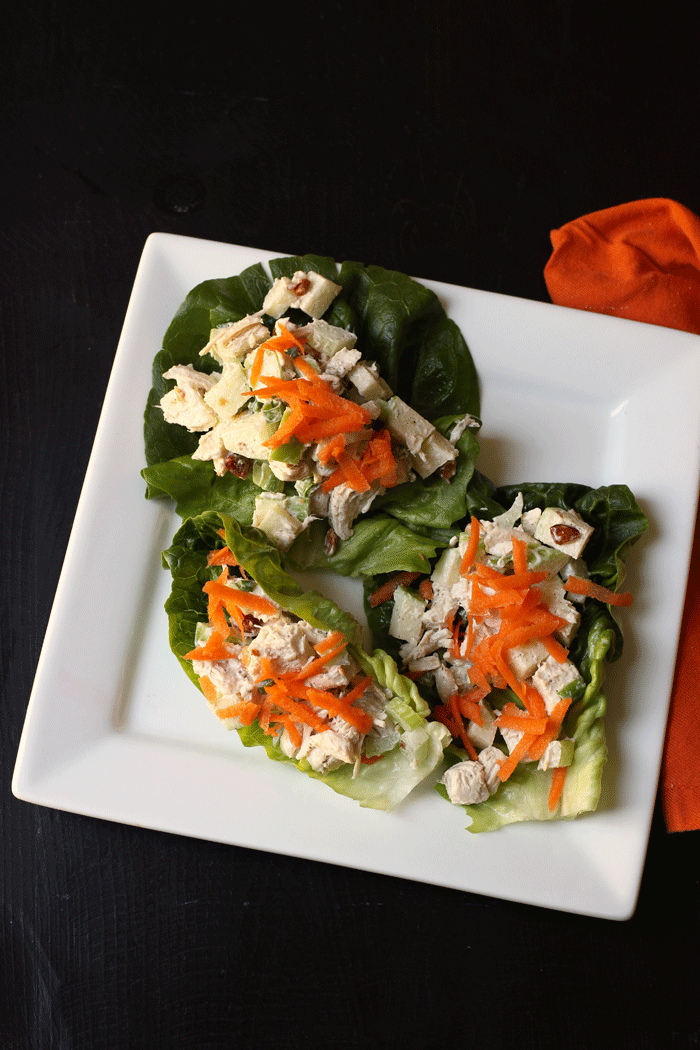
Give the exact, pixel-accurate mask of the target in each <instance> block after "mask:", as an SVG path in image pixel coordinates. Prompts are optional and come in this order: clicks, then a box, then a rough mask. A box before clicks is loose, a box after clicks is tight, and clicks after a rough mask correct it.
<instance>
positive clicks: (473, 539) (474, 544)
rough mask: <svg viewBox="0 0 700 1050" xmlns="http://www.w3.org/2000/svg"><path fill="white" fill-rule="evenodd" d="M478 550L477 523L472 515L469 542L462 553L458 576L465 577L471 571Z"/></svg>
mask: <svg viewBox="0 0 700 1050" xmlns="http://www.w3.org/2000/svg"><path fill="white" fill-rule="evenodd" d="M478 549H479V521H478V519H477V518H475V517H474V515H473V514H472V519H471V528H470V530H469V542H468V543H467V549H466V550H465V552H464V556H463V558H462V561H461V564H460V566H459V574H460V576H466V575H467V573H468V572H469V570H470V569H471V567H472V565H473V564H474V561H475V559H476V552H477V550H478Z"/></svg>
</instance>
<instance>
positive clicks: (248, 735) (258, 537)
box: [163, 512, 449, 811]
mask: <svg viewBox="0 0 700 1050" xmlns="http://www.w3.org/2000/svg"><path fill="white" fill-rule="evenodd" d="M222 525H223V527H224V530H225V537H226V540H225V542H226V544H227V545H228V547H229V549H230V550H231V551H232V552H233V554H234V556H235V558H236V560H237V561H238V563H239V564H240V565H241V566H242V567H243V568H244V569H245V571H246V573H247V574H248V575H249V576H251V577H252V578H253V579H254V580H255V581H256V583H258V584H259V585H260V587H261V588H262V589H263V590H264V591H265V593H266V594H267V595H268V596H269V597H270V598H271V599H272V600H273V601H275V602H277V603H278V604H279V605H280V606H282V608H283V609H285V610H287V611H288V612H290V613H293V614H294V615H295V616H299V617H300V618H302V619H304V620H306V621H307V622H308V623H310V624H311V625H312V626H314V627H318V628H321V629H323V630H328V631H331V630H337V631H342V632H343V633H344V634H345V636H346V637H347V638H349V639H350V640H351V641H350V645H349V651H350V652H351V653H352V654H353V656H354V657H355V658H356V659H357V661H358V663H359V664H360V666H361V667H362V668H363V670H364V671H365V673H366V674H368V675H371V676H372V677H373V678H374V679H375V681H377V682H378V683H379V685H381V686H383V687H384V688H386V689H388V690H389V691H390V693H391V694H392V698H391V700H390V701H389V706H388V709H389V710H390V711H391V712H392V715H393V717H395V718H396V720H397V721H398V723H399V726H400V734H401V736H400V742H399V743H397V744H396V746H395V747H394V748H393V749H392V750H391V751H388V752H387V753H386V754H384V755H383V756H382V757H381V759H380V760H379V761H377V762H374V763H372V764H364V763H363V764H362V765H361V767H360V769H359V772H358V773H357V775H356V776H355V777H353V775H352V773H353V769H352V767H350V766H341V767H339V768H338V769H335V770H331V771H330V772H328V773H319V772H317V771H316V770H314V769H312V768H311V766H310V765H309V763H308V762H307V761H306V760H305V759H302V760H299V761H297V760H295V759H292V758H289V757H287V756H286V755H284V754H283V752H282V751H281V750H280V749H279V747H277V746H275V743H274V741H273V739H272V738H271V737H269V736H266V735H265V733H264V732H263V730H262V729H261V728H260V726H259V725H258V724H257V723H253V724H252V725H251V726H242V727H241V728H240V729H238V730H237V732H238V735H239V737H240V739H241V741H242V742H243V744H244V745H245V746H246V747H253V746H261V747H263V748H264V750H265V752H266V754H267V755H268V756H269V757H270V758H271V759H274V760H275V761H280V762H287V763H292V764H294V765H296V766H297V768H298V769H299V770H301V771H302V772H304V773H306V774H307V775H308V776H310V777H313V778H314V779H317V780H320V781H322V782H324V783H325V784H327V785H328V786H329V787H330V788H332V789H333V790H334V791H336V792H338V793H339V794H342V795H346V796H348V797H349V798H352V799H355V800H356V801H357V802H359V804H360V805H361V806H364V807H367V808H371V809H382V810H387V811H388V810H391V809H393V808H394V807H395V806H396V805H398V803H399V802H401V801H402V800H403V799H404V798H405V797H406V796H407V795H408V794H409V793H410V792H411V791H412V790H413V788H414V787H416V785H417V784H419V783H420V782H421V781H423V780H424V779H425V778H426V777H427V776H429V775H430V774H431V773H433V772H434V770H435V769H436V768H437V766H438V765H439V763H440V762H441V760H442V757H443V749H444V747H445V746H446V745H447V743H448V742H449V733H447V731H446V730H445V729H444V727H443V726H441V725H440V724H439V723H435V722H429V721H428V720H427V716H428V715H429V713H430V709H429V707H428V705H427V704H426V703H425V701H424V700H423V699H422V697H421V696H420V694H419V692H418V690H417V688H416V686H415V684H414V683H413V682H412V681H410V680H409V679H408V678H404V677H403V676H402V675H401V674H400V673H399V671H398V668H397V667H396V664H395V663H394V661H393V660H391V658H390V657H389V656H388V655H387V654H386V653H383V652H381V651H380V650H377V651H375V652H374V653H372V655H368V654H367V653H365V652H364V650H362V649H361V648H360V647H359V645H358V644H357V642H358V641H359V639H360V637H361V628H360V625H359V624H358V623H357V621H356V620H354V618H353V617H352V616H350V615H349V614H348V613H346V612H344V611H343V610H342V609H340V608H339V607H338V606H337V605H336V604H335V602H332V601H331V600H330V599H328V598H325V597H324V596H322V595H320V594H316V593H315V592H313V591H307V590H304V589H303V588H302V587H301V586H300V585H299V584H298V583H297V581H296V580H295V579H294V578H293V577H292V576H291V575H290V574H289V573H288V572H286V571H285V570H284V569H283V568H282V564H281V559H280V554H279V551H278V550H277V549H276V548H275V547H273V546H271V545H270V544H269V542H268V541H267V538H266V537H265V536H264V535H263V534H262V533H261V532H260V531H259V530H257V529H252V528H248V527H246V526H244V525H241V524H240V523H239V522H238V521H236V520H235V519H234V518H232V517H231V516H229V515H225V514H223V515H219V514H216V513H214V512H206V513H204V514H201V515H199V516H197V517H196V518H189V519H187V520H186V521H185V522H184V523H183V525H182V526H181V527H180V529H179V530H178V531H177V533H176V534H175V536H174V538H173V542H172V544H171V546H170V547H169V549H168V550H167V551H165V552H164V553H163V563H164V565H165V566H166V567H168V568H169V569H170V571H171V573H172V577H173V584H172V591H171V594H170V597H169V598H168V600H167V602H166V606H165V608H166V611H167V613H168V622H169V632H170V645H171V648H172V650H173V652H174V653H175V655H176V656H177V658H178V660H179V662H180V664H181V666H182V667H183V668H184V670H185V672H186V673H187V675H188V677H189V678H190V679H191V680H192V681H193V682H194V683H195V684H196V685H197V686H198V688H199V680H198V678H197V675H196V674H195V673H194V671H193V670H192V666H191V662H190V661H188V660H185V659H184V656H185V654H186V653H187V652H189V651H190V650H191V649H192V648H193V647H194V638H195V631H196V627H197V623H198V622H200V621H205V620H206V619H207V600H206V596H205V595H204V594H203V593H202V587H203V586H204V584H205V583H206V581H207V580H209V579H212V578H214V577H215V576H216V575H218V573H219V572H220V570H219V569H218V568H217V569H211V568H209V566H208V565H207V554H208V552H209V551H210V550H214V549H216V548H217V547H220V546H222V544H223V541H222V539H221V536H220V532H219V530H220V529H221V527H222ZM392 705H393V706H392Z"/></svg>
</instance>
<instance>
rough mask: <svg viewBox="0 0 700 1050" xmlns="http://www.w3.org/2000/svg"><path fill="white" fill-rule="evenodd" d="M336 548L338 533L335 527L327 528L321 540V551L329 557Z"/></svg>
mask: <svg viewBox="0 0 700 1050" xmlns="http://www.w3.org/2000/svg"><path fill="white" fill-rule="evenodd" d="M337 549H338V533H337V532H336V531H335V529H329V530H328V532H327V533H326V538H325V540H324V541H323V553H324V554H326V555H327V556H328V557H329V558H331V557H332V556H333V555H334V554H335V552H336V550H337Z"/></svg>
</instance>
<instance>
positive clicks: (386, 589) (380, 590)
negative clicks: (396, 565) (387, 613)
mask: <svg viewBox="0 0 700 1050" xmlns="http://www.w3.org/2000/svg"><path fill="white" fill-rule="evenodd" d="M420 575H421V573H419V572H399V573H397V574H396V576H394V577H392V579H390V580H387V581H386V583H383V584H381V586H379V587H377V589H376V591H374V593H373V594H371V595H370V598H369V604H370V605H371V607H372V608H373V609H376V607H377V606H378V605H383V603H384V602H388V601H389V599H390V598H391V597H392V595H393V593H394V591H395V590H396V588H397V587H410V586H411V584H412V583H414V582H415V581H416V580H417V579H418V577H419V576H420Z"/></svg>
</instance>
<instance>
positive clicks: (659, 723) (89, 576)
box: [13, 234, 700, 919]
mask: <svg viewBox="0 0 700 1050" xmlns="http://www.w3.org/2000/svg"><path fill="white" fill-rule="evenodd" d="M310 247H311V248H313V246H310ZM275 254H276V255H281V254H283V253H281V252H278V253H272V252H266V251H258V250H256V249H252V248H244V247H239V246H236V245H227V244H220V243H217V242H212V241H202V240H197V239H192V238H186V237H178V236H172V235H169V234H154V235H152V236H151V237H150V238H149V239H148V241H147V243H146V246H145V249H144V252H143V256H142V259H141V263H140V265H139V269H138V273H137V276H136V281H135V284H134V289H133V293H132V296H131V300H130V303H129V308H128V311H127V315H126V319H125V321H124V329H123V332H122V336H121V339H120V342H119V347H118V350H117V354H116V357H115V361H114V368H113V371H112V375H111V379H110V383H109V387H108V389H107V394H106V397H105V402H104V407H103V411H102V415H101V418H100V423H99V427H98V430H97V435H96V438H95V444H94V448H93V452H92V456H91V459H90V463H89V466H88V470H87V474H86V478H85V484H84V488H83V492H82V495H81V498H80V503H79V506H78V510H77V513H76V518H75V524H74V527H73V531H72V534H71V538H70V543H69V546H68V551H67V554H66V559H65V563H64V566H63V571H62V574H61V579H60V582H59V586H58V590H57V594H56V599H55V602H54V606H53V610H52V613H51V618H50V622H49V626H48V629H47V632H46V638H45V641H44V646H43V650H42V653H41V658H40V661H39V665H38V668H37V673H36V679H35V683H34V688H33V691H32V696H31V700H30V703H29V707H28V710H27V717H26V721H25V725H24V730H23V733H22V739H21V743H20V748H19V753H18V758H17V764H16V768H15V774H14V779H13V791H14V793H15V795H16V796H17V797H18V798H21V799H24V800H26V801H29V802H34V803H37V804H39V805H45V806H51V807H53V808H56V809H64V810H68V811H71V812H76V813H82V814H86V815H90V816H95V817H101V818H104V819H107V820H115V821H120V822H122V823H127V824H136V825H142V826H146V827H150V828H155V829H158V830H161V831H167V832H175V833H178V834H182V835H191V836H195V837H197V838H205V839H212V840H216V841H220V842H227V843H232V844H236V845H239V846H246V847H252V848H255V849H263V850H269V851H271V852H275V853H283V854H289V855H295V856H301V857H307V858H310V859H315V860H321V861H326V862H330V863H333V864H342V865H346V866H348V867H356V868H361V869H365V870H368V871H376V872H382V873H385V874H388V875H395V876H401V877H404V878H408V879H414V880H418V881H422V882H429V883H435V884H437V885H443V886H449V887H454V888H456V889H460V890H468V891H471V892H474V893H482V894H488V895H489V896H493V897H502V898H505V899H510V900H515V901H521V902H524V903H529V904H536V905H541V906H544V907H548V908H556V909H561V910H566V911H572V912H580V913H583V914H589V915H596V916H600V917H606V918H614V919H625V918H628V917H629V916H630V915H631V914H632V912H633V910H634V907H635V904H636V899H637V894H638V890H639V883H640V880H641V873H642V867H643V863H644V854H645V851H646V844H647V839H648V834H649V826H650V822H651V816H652V811H653V805H654V798H655V793H656V786H657V779H658V774H659V767H660V760H661V752H662V745H663V737H664V728H665V722H666V714H667V709H668V701H669V694H670V689H671V683H672V677H673V668H674V660H675V653H676V647H677V643H678V633H679V629H680V621H681V614H682V605H683V593H684V589H685V583H686V578H687V571H688V563H689V557H690V545H691V538H692V530H693V523H694V519H695V510H696V503H697V495H698V479H699V475H700V449H699V442H698V439H699V437H700V343H699V341H698V338H697V337H696V336H694V335H689V334H686V333H682V332H677V331H673V330H670V329H667V328H660V327H656V326H653V325H645V324H638V323H636V322H633V321H626V320H619V319H617V318H611V317H606V316H602V315H599V314H588V313H584V312H580V311H575V310H568V309H564V308H561V307H557V306H551V305H548V304H544V303H536V302H529V301H527V300H523V299H515V298H509V297H507V296H502V295H496V294H492V293H487V292H480V291H475V290H473V289H469V288H460V287H456V286H452V285H446V284H437V283H434V282H430V281H425V282H424V283H425V284H427V285H428V286H429V287H431V288H433V289H434V290H435V292H436V293H437V294H438V295H439V297H440V299H441V300H442V302H443V304H444V306H445V308H446V310H447V313H448V315H449V316H450V317H452V318H453V319H454V320H455V321H456V322H457V324H458V325H459V326H460V328H461V329H462V332H463V333H464V336H465V338H466V340H467V342H468V344H469V346H470V349H471V351H472V354H473V356H474V360H475V363H476V366H477V369H478V371H479V375H480V379H481V383H482V394H483V398H482V417H483V420H484V427H483V430H482V432H481V443H482V449H483V452H482V456H481V458H480V461H479V464H478V466H479V468H480V469H481V470H482V471H483V472H484V473H486V474H488V475H489V476H490V477H491V478H492V479H493V480H494V481H496V482H497V483H506V482H507V483H510V482H513V483H516V482H519V481H572V482H581V483H585V484H589V485H593V486H598V485H602V484H612V483H616V482H625V483H626V484H628V485H629V486H630V488H631V489H632V491H633V492H634V493H635V495H636V497H637V499H638V500H639V502H640V504H641V505H642V507H643V508H644V510H645V512H646V513H647V514H648V516H649V519H650V522H651V527H650V529H649V531H648V533H647V534H646V536H645V537H644V539H643V540H642V541H641V542H640V544H639V545H638V546H637V547H636V548H635V549H634V551H633V552H632V556H631V559H630V572H629V575H628V577H627V581H626V584H625V586H626V588H629V589H631V590H633V592H634V593H635V601H634V604H633V605H632V607H631V609H623V610H621V613H620V619H621V622H622V625H623V628H624V630H625V635H626V646H625V653H624V655H623V657H622V659H621V660H620V661H619V662H618V663H616V664H614V665H612V666H611V667H610V669H609V672H608V678H607V688H606V694H607V697H608V703H609V714H608V718H607V733H608V745H609V753H610V758H609V760H608V764H607V766H606V769H605V777H604V790H603V797H602V799H601V804H600V807H599V809H598V810H597V812H596V813H594V814H592V815H589V816H585V817H583V818H580V819H578V820H576V821H572V822H552V823H548V824H543V825H542V824H520V825H515V826H511V827H506V828H504V829H502V830H500V831H497V832H494V833H490V834H489V833H486V834H482V835H471V834H469V833H468V832H467V831H465V825H466V824H467V823H468V820H467V818H466V817H465V815H464V812H463V811H462V809H461V808H459V807H453V806H450V805H448V804H447V803H446V802H445V801H443V799H441V798H440V797H439V796H438V795H437V793H436V792H435V791H433V790H432V785H431V784H424V785H422V786H421V787H420V788H419V789H418V790H417V791H416V792H414V794H412V795H411V796H410V797H409V799H408V800H407V801H406V802H405V803H404V804H403V805H402V806H400V807H399V808H398V809H397V810H396V811H394V812H393V813H391V814H386V813H380V812H375V811H372V810H363V809H361V808H360V807H359V806H357V804H356V803H354V802H352V801H351V800H349V799H347V798H344V797H342V796H339V795H336V794H335V793H334V792H332V791H331V790H329V789H328V788H326V787H325V786H324V785H323V784H320V783H318V782H317V781H314V780H311V779H310V778H308V777H305V776H302V775H300V774H299V773H298V772H297V771H296V770H295V769H294V768H293V767H287V766H285V765H282V764H281V763H275V762H270V761H269V760H268V759H267V758H266V757H265V755H264V753H263V751H262V749H261V748H252V749H245V748H244V747H243V746H242V745H241V743H240V741H239V740H238V737H237V736H236V735H235V734H233V733H230V734H229V733H226V732H224V731H223V730H222V728H221V726H220V725H219V724H218V722H217V721H216V720H215V719H214V718H213V717H212V716H211V714H210V713H209V711H208V709H207V707H206V704H205V703H204V702H203V700H202V698H201V695H200V694H199V692H198V691H197V690H196V689H195V687H194V686H193V685H192V684H191V683H190V682H189V681H188V679H187V678H186V677H185V676H184V675H183V673H182V671H181V670H180V667H179V665H178V664H177V661H176V660H175V658H174V657H173V656H172V654H171V652H170V649H169V647H168V631H167V619H166V616H165V613H164V611H163V602H164V601H165V599H166V597H167V594H168V591H169V573H166V572H164V571H163V569H162V568H161V563H160V551H161V550H162V549H163V548H164V547H167V546H168V545H169V543H170V540H171V537H172V535H173V533H174V531H175V529H176V527H177V525H178V520H177V518H176V516H175V513H174V511H173V510H172V508H171V506H170V505H169V504H166V503H163V502H160V501H146V500H145V499H144V484H143V482H142V480H141V478H140V476H139V471H140V469H141V467H142V466H143V464H144V458H143V436H142V420H143V409H144V405H145V401H146V397H147V394H148V391H149V388H150V385H151V375H150V373H151V364H152V360H153V357H154V355H155V353H156V352H157V351H158V349H159V348H160V345H161V339H162V336H163V333H164V331H165V329H166V327H167V325H168V323H169V321H170V320H171V318H172V316H173V314H174V313H175V311H176V309H177V307H178V306H179V304H180V303H181V301H182V300H183V299H184V298H185V295H186V294H187V292H188V291H189V290H190V289H191V288H192V287H194V286H195V285H196V284H198V283H199V282H200V281H202V280H205V279H207V278H213V277H225V276H228V275H231V274H236V273H239V272H240V271H241V270H243V269H244V268H245V267H247V266H249V265H251V264H252V263H255V262H258V261H263V262H264V261H266V260H268V259H270V258H273V257H274V255H275ZM314 582H315V585H316V586H317V588H318V589H321V590H326V591H329V592H330V593H332V594H333V595H334V596H337V597H338V598H339V600H340V601H341V602H342V603H344V604H345V605H346V607H348V608H349V610H350V611H352V612H355V614H356V615H357V614H358V612H359V613H360V614H361V596H360V589H359V584H357V582H356V581H342V580H341V581H328V579H327V578H326V582H325V583H324V584H319V581H318V579H316V580H315V581H314ZM106 594H108V600H105V595H106Z"/></svg>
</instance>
